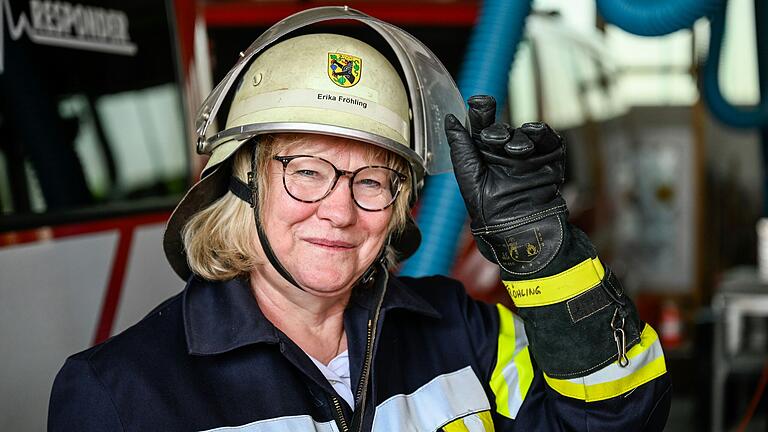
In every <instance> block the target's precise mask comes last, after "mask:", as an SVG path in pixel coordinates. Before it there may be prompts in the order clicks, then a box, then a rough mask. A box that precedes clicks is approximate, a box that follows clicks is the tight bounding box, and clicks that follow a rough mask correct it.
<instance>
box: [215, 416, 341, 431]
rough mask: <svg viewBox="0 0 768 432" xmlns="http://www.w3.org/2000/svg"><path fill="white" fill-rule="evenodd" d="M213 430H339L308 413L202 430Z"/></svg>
mask: <svg viewBox="0 0 768 432" xmlns="http://www.w3.org/2000/svg"><path fill="white" fill-rule="evenodd" d="M214 431H242V432H296V431H302V432H304V431H309V432H312V431H315V432H339V429H338V428H337V427H336V423H335V422H332V421H329V422H325V423H318V422H316V421H314V420H313V419H312V417H310V416H308V415H300V416H290V417H277V418H273V419H267V420H259V421H255V422H253V423H248V424H246V425H242V426H226V427H220V428H216V429H208V430H206V431H202V432H214Z"/></svg>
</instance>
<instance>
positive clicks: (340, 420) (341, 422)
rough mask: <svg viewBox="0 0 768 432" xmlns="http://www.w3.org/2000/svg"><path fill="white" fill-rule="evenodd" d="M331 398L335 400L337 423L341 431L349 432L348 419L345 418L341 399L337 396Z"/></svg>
mask: <svg viewBox="0 0 768 432" xmlns="http://www.w3.org/2000/svg"><path fill="white" fill-rule="evenodd" d="M331 400H333V406H334V407H335V408H336V414H337V416H336V424H337V425H338V426H339V429H340V430H341V432H349V428H348V427H347V420H346V419H345V418H344V411H342V410H341V404H340V403H339V399H337V398H336V396H331Z"/></svg>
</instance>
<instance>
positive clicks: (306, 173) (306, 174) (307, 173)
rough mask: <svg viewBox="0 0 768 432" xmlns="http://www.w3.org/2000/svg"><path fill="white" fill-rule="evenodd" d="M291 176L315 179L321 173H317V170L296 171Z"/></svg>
mask: <svg viewBox="0 0 768 432" xmlns="http://www.w3.org/2000/svg"><path fill="white" fill-rule="evenodd" d="M291 175H297V176H300V177H307V178H313V177H319V176H320V173H319V172H317V171H315V170H310V169H300V170H296V171H294V172H292V173H291Z"/></svg>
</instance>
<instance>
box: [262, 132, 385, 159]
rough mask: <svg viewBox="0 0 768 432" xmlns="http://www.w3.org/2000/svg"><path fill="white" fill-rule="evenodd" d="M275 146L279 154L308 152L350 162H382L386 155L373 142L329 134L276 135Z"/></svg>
mask: <svg viewBox="0 0 768 432" xmlns="http://www.w3.org/2000/svg"><path fill="white" fill-rule="evenodd" d="M275 146H276V150H277V153H278V154H280V155H290V154H308V155H313V156H322V157H325V158H330V159H331V160H344V161H347V160H348V161H350V162H353V161H364V162H367V163H383V162H384V160H385V157H386V156H385V155H386V150H384V149H382V148H380V147H377V146H375V145H373V144H368V143H364V142H362V141H357V140H353V139H349V138H342V137H335V136H329V135H316V134H297V135H286V136H278V137H277V140H276V141H275Z"/></svg>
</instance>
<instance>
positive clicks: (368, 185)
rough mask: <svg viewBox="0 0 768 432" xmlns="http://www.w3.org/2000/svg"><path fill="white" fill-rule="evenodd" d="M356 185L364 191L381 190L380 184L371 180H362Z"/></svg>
mask: <svg viewBox="0 0 768 432" xmlns="http://www.w3.org/2000/svg"><path fill="white" fill-rule="evenodd" d="M356 183H357V184H358V185H360V186H362V187H364V188H366V189H381V182H379V181H378V180H375V179H372V178H362V179H360V180H358V181H357V182H356Z"/></svg>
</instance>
